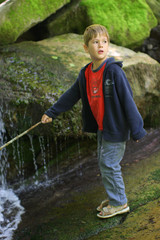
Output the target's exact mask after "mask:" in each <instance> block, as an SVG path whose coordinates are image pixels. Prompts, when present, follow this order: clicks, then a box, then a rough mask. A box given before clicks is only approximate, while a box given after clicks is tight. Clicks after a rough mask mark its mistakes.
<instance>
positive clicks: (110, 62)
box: [106, 57, 123, 68]
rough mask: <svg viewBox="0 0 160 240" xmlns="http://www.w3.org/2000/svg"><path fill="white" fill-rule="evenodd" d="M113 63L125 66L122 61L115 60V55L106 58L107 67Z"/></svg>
mask: <svg viewBox="0 0 160 240" xmlns="http://www.w3.org/2000/svg"><path fill="white" fill-rule="evenodd" d="M112 64H117V65H118V66H120V67H122V66H123V63H122V61H115V59H114V58H113V57H111V58H107V60H106V68H108V67H109V66H110V65H112Z"/></svg>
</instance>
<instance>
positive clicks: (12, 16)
mask: <svg viewBox="0 0 160 240" xmlns="http://www.w3.org/2000/svg"><path fill="white" fill-rule="evenodd" d="M68 2H69V0H56V1H54V4H53V1H52V0H46V1H45V3H44V1H43V0H34V1H32V0H28V1H20V0H16V1H9V2H6V4H4V5H3V6H1V7H0V15H1V20H0V39H1V41H0V45H5V44H8V43H13V42H15V41H16V40H17V38H18V37H19V36H20V35H21V34H23V33H24V32H26V31H27V30H28V29H30V28H31V27H33V26H34V25H36V24H38V23H39V22H41V21H43V20H44V19H46V18H47V17H48V16H50V15H51V14H53V13H54V12H56V11H57V10H58V9H59V8H61V7H62V6H63V5H65V4H66V3H68Z"/></svg>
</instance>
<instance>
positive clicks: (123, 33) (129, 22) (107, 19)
mask: <svg viewBox="0 0 160 240" xmlns="http://www.w3.org/2000/svg"><path fill="white" fill-rule="evenodd" d="M81 5H82V6H85V7H86V8H87V13H88V15H89V17H90V19H91V21H92V23H99V24H102V25H105V26H106V27H107V29H108V31H109V34H110V37H111V41H112V42H114V43H115V44H117V45H122V46H126V47H129V48H132V47H136V46H139V45H141V44H142V42H143V40H144V39H145V38H146V37H147V36H149V33H150V29H151V28H153V27H155V26H156V25H157V19H156V18H155V16H154V14H153V12H152V11H151V9H150V8H149V6H148V5H147V3H146V1H145V0H137V1H131V0H130V1H128V0H123V1H121V2H120V1H118V0H116V1H112V0H109V1H105V0H103V1H101V0H98V1H95V0H82V1H81Z"/></svg>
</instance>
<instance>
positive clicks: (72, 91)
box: [45, 75, 80, 119]
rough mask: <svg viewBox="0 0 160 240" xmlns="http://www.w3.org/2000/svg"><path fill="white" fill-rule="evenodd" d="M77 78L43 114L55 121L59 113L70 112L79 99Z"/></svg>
mask: <svg viewBox="0 0 160 240" xmlns="http://www.w3.org/2000/svg"><path fill="white" fill-rule="evenodd" d="M79 76H80V75H79ZM79 76H78V78H77V80H76V81H75V83H74V84H73V85H72V86H71V87H70V88H69V89H68V90H67V91H66V92H65V93H63V94H62V96H61V97H60V98H59V99H58V101H57V102H56V103H55V104H54V105H53V106H52V107H50V108H49V109H48V110H47V111H46V112H45V114H46V115H47V116H49V117H51V118H52V119H55V118H56V117H57V116H58V115H59V114H60V113H62V112H66V111H68V110H70V109H71V108H72V107H73V106H74V104H76V102H77V101H78V100H79V99H80V90H79Z"/></svg>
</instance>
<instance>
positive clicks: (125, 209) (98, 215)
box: [97, 207, 130, 218]
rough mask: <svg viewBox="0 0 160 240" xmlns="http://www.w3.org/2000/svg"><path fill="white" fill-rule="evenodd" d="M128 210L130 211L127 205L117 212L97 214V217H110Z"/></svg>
mask: <svg viewBox="0 0 160 240" xmlns="http://www.w3.org/2000/svg"><path fill="white" fill-rule="evenodd" d="M129 211H130V209H129V207H127V208H124V209H122V210H120V211H118V212H115V213H112V214H110V215H105V216H103V215H100V214H97V217H99V218H110V217H114V216H116V215H118V214H123V213H127V212H129Z"/></svg>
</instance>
